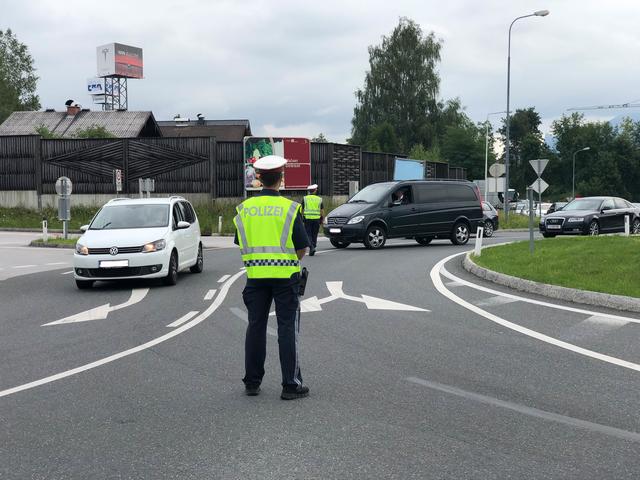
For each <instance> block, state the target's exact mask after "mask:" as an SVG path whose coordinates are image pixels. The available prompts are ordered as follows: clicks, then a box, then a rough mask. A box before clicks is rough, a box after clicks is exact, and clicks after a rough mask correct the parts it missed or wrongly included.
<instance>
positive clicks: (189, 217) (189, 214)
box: [180, 202, 196, 223]
mask: <svg viewBox="0 0 640 480" xmlns="http://www.w3.org/2000/svg"><path fill="white" fill-rule="evenodd" d="M180 206H181V207H182V210H183V211H184V217H185V220H186V221H187V222H189V223H193V222H195V221H196V216H195V215H194V213H193V209H192V208H191V205H189V204H188V203H187V202H180Z"/></svg>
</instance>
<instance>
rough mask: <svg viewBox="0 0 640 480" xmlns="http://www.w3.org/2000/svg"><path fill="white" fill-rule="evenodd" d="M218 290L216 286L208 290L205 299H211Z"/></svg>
mask: <svg viewBox="0 0 640 480" xmlns="http://www.w3.org/2000/svg"><path fill="white" fill-rule="evenodd" d="M217 291H218V290H216V289H215V288H214V289H212V290H209V291H208V292H207V294H206V295H205V296H204V299H205V300H211V299H212V298H213V296H214V295H215V294H216V292H217Z"/></svg>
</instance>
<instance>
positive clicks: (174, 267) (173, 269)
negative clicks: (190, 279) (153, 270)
mask: <svg viewBox="0 0 640 480" xmlns="http://www.w3.org/2000/svg"><path fill="white" fill-rule="evenodd" d="M162 281H163V282H164V284H165V285H175V284H176V283H178V254H177V253H176V252H175V250H174V251H173V252H171V258H170V259H169V273H167V276H166V277H164V278H163V279H162Z"/></svg>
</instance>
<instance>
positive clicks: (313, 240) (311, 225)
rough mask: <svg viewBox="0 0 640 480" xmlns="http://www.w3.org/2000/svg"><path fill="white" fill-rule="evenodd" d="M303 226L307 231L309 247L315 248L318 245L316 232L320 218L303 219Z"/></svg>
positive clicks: (318, 229)
mask: <svg viewBox="0 0 640 480" xmlns="http://www.w3.org/2000/svg"><path fill="white" fill-rule="evenodd" d="M304 228H305V230H306V231H307V237H309V243H310V244H311V249H312V250H315V249H316V247H317V246H318V232H319V231H320V220H308V219H306V218H305V219H304Z"/></svg>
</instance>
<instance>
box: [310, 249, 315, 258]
mask: <svg viewBox="0 0 640 480" xmlns="http://www.w3.org/2000/svg"><path fill="white" fill-rule="evenodd" d="M315 254H316V249H315V248H312V249H311V250H309V256H310V257H313V256H314V255H315Z"/></svg>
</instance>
